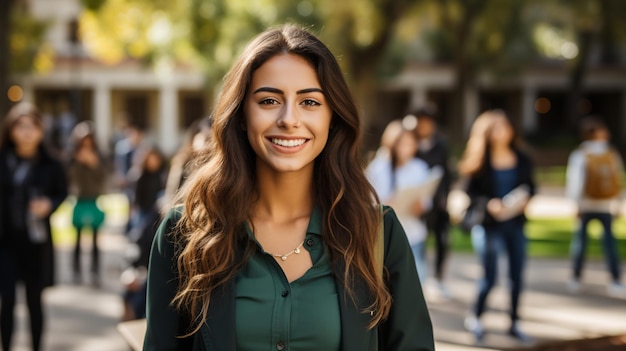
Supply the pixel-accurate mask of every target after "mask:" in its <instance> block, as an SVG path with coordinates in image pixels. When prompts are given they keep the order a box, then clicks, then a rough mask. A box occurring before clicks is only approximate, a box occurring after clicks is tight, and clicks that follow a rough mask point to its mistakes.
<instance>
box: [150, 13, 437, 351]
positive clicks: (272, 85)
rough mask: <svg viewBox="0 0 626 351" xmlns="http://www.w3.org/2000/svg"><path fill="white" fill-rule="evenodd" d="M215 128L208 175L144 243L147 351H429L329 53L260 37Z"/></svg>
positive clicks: (401, 243) (390, 218)
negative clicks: (379, 251) (149, 244)
mask: <svg viewBox="0 0 626 351" xmlns="http://www.w3.org/2000/svg"><path fill="white" fill-rule="evenodd" d="M213 118H214V125H213V136H212V138H211V147H210V148H208V149H209V150H211V151H210V155H208V156H207V162H206V163H205V164H204V165H203V166H201V167H200V168H199V169H198V170H197V171H195V173H194V174H193V175H192V177H191V178H190V179H189V180H188V181H187V182H186V184H185V185H184V186H183V189H182V191H181V194H180V198H181V199H184V200H185V201H184V202H185V203H184V207H179V208H176V209H174V210H172V211H170V212H169V214H168V215H167V216H166V218H165V219H164V221H163V223H162V224H161V227H160V229H159V230H158V233H157V235H156V238H155V241H154V244H153V249H152V254H151V258H150V268H149V273H148V303H147V309H148V310H147V324H148V326H147V334H146V338H145V343H144V350H240V351H241V350H244V351H245V350H267V349H276V350H346V351H348V350H354V351H357V350H358V351H363V350H378V349H381V350H433V349H434V346H433V335H432V327H431V322H430V318H429V315H428V311H427V309H426V305H425V302H424V298H423V295H422V291H421V287H420V284H419V280H418V277H417V273H416V269H415V264H414V262H413V257H412V255H411V248H410V246H409V244H408V242H407V239H406V236H405V234H404V231H403V230H402V227H401V226H400V223H399V222H398V220H397V218H396V216H395V214H394V213H393V211H392V210H390V209H388V210H386V211H385V212H386V214H385V216H384V233H380V232H379V224H380V221H381V215H380V210H381V209H380V207H379V205H378V204H377V201H376V196H375V193H374V190H373V189H372V187H371V186H370V185H369V183H368V181H367V179H366V178H365V175H364V173H363V169H362V166H361V163H360V162H359V157H358V156H359V150H358V145H359V117H358V113H357V108H356V106H355V104H354V101H353V99H352V97H351V95H350V92H349V90H348V87H347V85H346V82H345V80H344V78H343V76H342V73H341V70H340V68H339V65H338V64H337V61H336V60H335V58H334V56H333V55H332V53H331V52H330V51H329V50H328V48H327V47H326V46H325V45H324V44H323V43H322V42H320V41H319V39H317V38H316V37H315V36H313V35H312V34H310V33H309V32H307V31H305V30H303V29H301V28H299V27H296V26H293V25H286V26H283V27H280V28H277V29H271V30H268V31H266V32H264V33H262V34H261V35H259V36H258V37H257V38H256V39H254V40H253V41H252V42H251V43H250V44H249V45H248V46H247V48H246V49H245V51H244V52H243V54H242V56H241V57H240V58H239V59H238V60H237V61H236V63H235V65H234V67H233V68H232V69H231V71H230V73H229V74H228V75H227V76H226V78H225V81H224V87H223V90H222V92H221V95H220V97H219V99H218V102H217V105H216V108H215V111H214V115H213ZM379 233H380V234H379ZM383 234H384V253H385V257H384V268H385V273H384V277H383V274H380V273H379V271H378V269H380V268H382V264H383V262H380V261H381V260H377V259H376V255H375V252H376V250H375V248H376V247H377V246H376V242H377V238H378V237H379V236H380V235H383ZM379 264H380V267H379ZM392 297H393V299H392Z"/></svg>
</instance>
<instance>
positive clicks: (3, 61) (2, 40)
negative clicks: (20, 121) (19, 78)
mask: <svg viewBox="0 0 626 351" xmlns="http://www.w3.org/2000/svg"><path fill="white" fill-rule="evenodd" d="M14 4H15V0H0V52H1V53H2V54H0V116H2V118H4V116H5V115H6V113H7V112H8V110H9V99H8V98H7V90H8V88H9V62H10V61H11V50H10V49H11V48H10V46H9V35H10V33H11V17H10V13H11V11H12V9H13V5H14Z"/></svg>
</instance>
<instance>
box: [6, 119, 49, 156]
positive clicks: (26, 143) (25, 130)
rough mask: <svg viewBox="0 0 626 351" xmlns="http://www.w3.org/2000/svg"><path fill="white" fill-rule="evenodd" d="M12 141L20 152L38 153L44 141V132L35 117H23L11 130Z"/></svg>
mask: <svg viewBox="0 0 626 351" xmlns="http://www.w3.org/2000/svg"><path fill="white" fill-rule="evenodd" d="M11 140H13V142H14V143H15V147H16V149H17V151H18V152H20V153H25V154H30V153H34V152H36V151H37V148H38V147H39V144H40V143H41V141H42V140H43V130H42V128H41V125H39V124H38V123H37V122H36V120H35V118H34V117H33V116H28V115H25V116H21V117H19V118H18V119H17V121H16V122H15V124H14V125H13V128H11Z"/></svg>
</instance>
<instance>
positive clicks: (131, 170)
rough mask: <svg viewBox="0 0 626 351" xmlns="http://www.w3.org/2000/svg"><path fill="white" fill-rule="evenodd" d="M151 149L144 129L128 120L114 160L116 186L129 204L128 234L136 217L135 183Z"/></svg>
mask: <svg viewBox="0 0 626 351" xmlns="http://www.w3.org/2000/svg"><path fill="white" fill-rule="evenodd" d="M149 147H151V146H150V144H149V143H148V141H147V140H146V137H145V135H144V130H143V127H142V126H141V125H140V124H139V123H137V122H135V121H133V120H132V119H129V120H127V122H126V123H124V130H123V137H122V139H119V140H118V141H117V142H116V143H115V147H114V159H113V165H114V168H115V170H114V174H115V176H114V180H115V184H116V186H117V188H118V189H119V190H120V191H121V192H123V193H124V195H126V198H127V200H128V204H129V212H128V222H127V224H126V228H125V230H126V232H128V231H129V230H130V229H131V226H132V223H131V221H132V218H133V217H134V213H133V211H132V208H133V206H132V205H133V203H134V202H135V192H134V189H135V181H136V180H137V178H138V177H139V172H140V169H141V161H142V160H143V159H144V153H145V152H146V150H147V149H148V148H149Z"/></svg>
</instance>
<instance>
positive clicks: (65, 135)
mask: <svg viewBox="0 0 626 351" xmlns="http://www.w3.org/2000/svg"><path fill="white" fill-rule="evenodd" d="M76 122H77V121H76V115H75V114H74V111H72V108H71V106H70V102H69V101H68V100H65V99H63V100H61V101H59V114H58V116H57V117H56V119H55V120H54V123H53V126H52V134H53V139H54V140H55V145H56V146H57V147H58V152H59V157H60V158H61V160H62V161H63V162H64V163H66V164H67V162H68V161H69V158H70V153H71V147H72V130H73V129H74V126H75V125H76Z"/></svg>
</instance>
